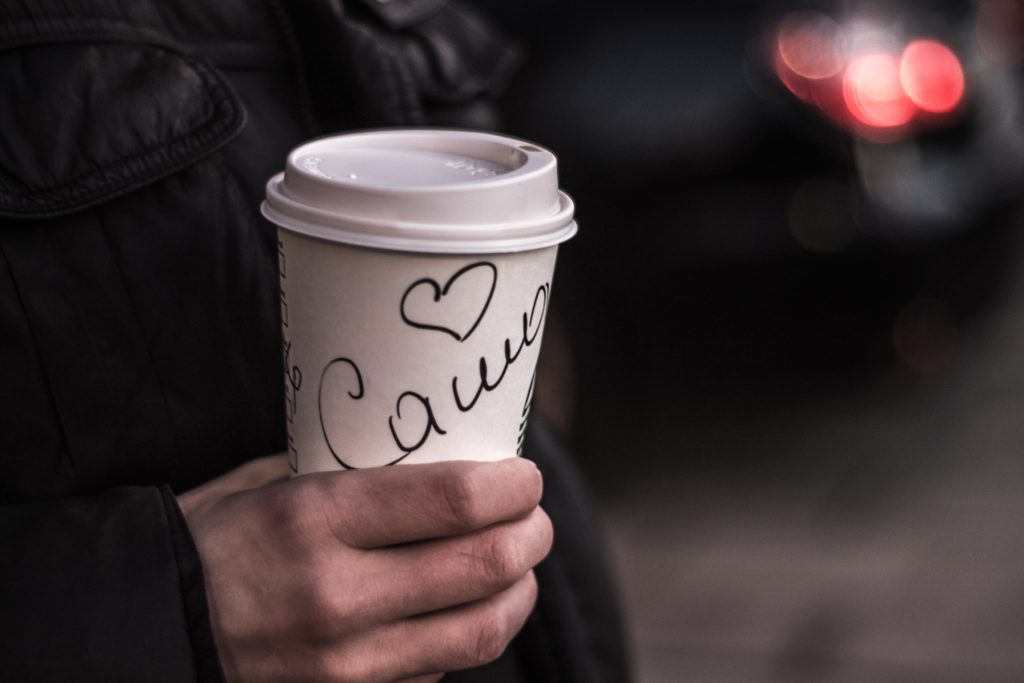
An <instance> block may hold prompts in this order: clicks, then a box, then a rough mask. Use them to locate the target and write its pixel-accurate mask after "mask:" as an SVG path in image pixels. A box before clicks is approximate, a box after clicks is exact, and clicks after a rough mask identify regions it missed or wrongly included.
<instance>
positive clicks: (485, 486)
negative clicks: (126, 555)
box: [179, 457, 552, 683]
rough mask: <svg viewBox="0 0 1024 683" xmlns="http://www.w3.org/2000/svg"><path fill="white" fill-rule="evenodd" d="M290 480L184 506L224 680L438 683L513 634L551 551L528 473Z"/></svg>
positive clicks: (245, 484) (241, 485)
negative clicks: (540, 564)
mask: <svg viewBox="0 0 1024 683" xmlns="http://www.w3.org/2000/svg"><path fill="white" fill-rule="evenodd" d="M286 473H287V463H286V460H285V459H284V458H283V457H281V458H264V459H262V460H258V461H254V462H253V463H249V464H248V465H245V466H243V467H240V468H238V469H237V470H234V471H233V472H230V473H228V474H227V475H225V476H223V477H221V478H220V479H217V480H214V481H213V482H210V483H209V484H206V485H204V486H202V487H200V488H198V489H195V490H194V491H190V492H188V493H186V494H183V495H182V496H181V497H180V498H179V502H180V504H181V507H182V510H183V512H184V513H185V517H186V520H187V521H188V524H189V527H190V529H191V531H192V535H193V537H194V538H195V541H196V546H197V548H198V549H199V554H200V556H201V557H202V562H203V570H204V573H205V576H206V585H207V596H208V601H209V604H210V614H211V622H212V624H213V630H214V638H215V640H216V642H217V646H218V649H219V652H220V657H221V662H222V664H223V665H224V669H225V673H226V675H227V678H228V680H229V681H243V682H245V683H258V682H260V681H314V680H315V681H395V680H402V679H411V678H415V680H416V681H436V680H438V679H439V678H440V677H441V672H446V671H453V670H456V669H462V668H468V667H472V666H478V665H482V664H485V663H487V662H489V661H492V660H494V659H496V658H497V657H498V656H499V655H500V654H501V653H502V652H503V651H504V650H505V648H506V647H507V645H508V643H509V642H510V641H511V640H512V638H513V637H514V636H515V634H516V633H518V631H519V630H520V628H522V625H523V623H524V622H525V620H526V617H527V616H528V615H529V613H530V611H531V610H532V609H533V605H534V602H535V600H536V591H537V587H536V581H535V579H534V576H533V572H532V568H533V567H534V566H535V565H536V564H537V563H538V562H540V561H541V560H542V559H543V558H544V557H545V556H546V555H547V553H548V551H549V550H550V548H551V542H552V529H551V522H550V520H549V519H548V517H547V515H546V514H545V513H544V511H543V510H541V509H540V508H539V507H538V503H539V501H540V496H541V489H542V484H541V478H540V474H539V472H538V471H537V469H536V467H535V466H534V465H533V463H531V462H530V461H529V460H525V459H522V458H511V459H509V460H503V461H500V462H496V463H482V462H466V461H452V462H442V463H432V464H426V465H399V466H395V467H386V468H377V469H368V470H354V471H348V472H331V473H323V474H312V475H304V476H302V477H298V478H295V479H292V480H289V481H277V482H273V480H274V479H277V478H280V477H283V476H284V475H286ZM267 482H273V483H270V484H268V485H266V486H262V484H265V483H267Z"/></svg>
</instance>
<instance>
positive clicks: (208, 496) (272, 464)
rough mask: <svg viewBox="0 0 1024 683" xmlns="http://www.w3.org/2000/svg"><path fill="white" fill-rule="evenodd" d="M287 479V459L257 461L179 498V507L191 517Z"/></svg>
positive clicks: (277, 456) (280, 457)
mask: <svg viewBox="0 0 1024 683" xmlns="http://www.w3.org/2000/svg"><path fill="white" fill-rule="evenodd" d="M287 477H288V456H287V455H271V456H268V457H265V458H257V459H256V460H251V461H249V462H247V463H245V464H244V465H240V466H239V467H236V468H235V469H233V470H231V471H230V472H228V473H227V474H224V475H221V476H219V477H217V478H216V479H213V480H211V481H208V482H206V483H205V484H203V485H201V486H198V487H196V488H194V489H192V490H191V491H186V492H185V493H183V494H181V495H180V496H178V505H180V506H181V511H182V512H183V513H184V514H185V516H186V517H189V516H190V515H192V514H195V513H196V512H200V511H202V510H204V509H206V508H208V507H210V506H211V505H213V504H214V503H216V502H217V501H218V500H220V499H221V498H224V497H225V496H229V495H231V494H232V493H238V492H239V491H247V490H249V489H255V488H259V487H260V486H265V485H266V484H269V483H271V482H274V481H279V480H281V479H286V478H287Z"/></svg>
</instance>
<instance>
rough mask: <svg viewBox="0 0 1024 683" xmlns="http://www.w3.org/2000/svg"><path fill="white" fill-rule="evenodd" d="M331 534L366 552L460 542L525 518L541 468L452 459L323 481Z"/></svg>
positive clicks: (516, 461)
mask: <svg viewBox="0 0 1024 683" xmlns="http://www.w3.org/2000/svg"><path fill="white" fill-rule="evenodd" d="M320 476H323V477H324V482H323V483H324V485H325V486H326V489H327V491H326V492H327V494H328V496H329V499H330V501H331V505H330V509H329V511H328V514H329V518H330V524H331V529H332V531H333V532H334V535H335V536H337V537H338V538H339V539H340V540H342V541H343V542H346V543H348V544H350V545H352V546H355V547H359V548H379V547H383V546H389V545H397V544H399V543H409V542H412V541H422V540H427V539H431V538H441V537H445V536H455V535H460V534H465V533H470V532H472V531H476V530H479V529H484V528H486V527H489V526H491V525H493V524H498V523H500V522H506V521H511V520H515V519H521V518H523V517H525V516H526V515H528V514H529V513H530V512H531V511H532V510H533V509H534V508H536V507H537V505H538V504H539V503H540V497H541V492H542V489H543V486H542V483H541V476H540V471H539V470H538V469H537V466H536V465H534V464H533V462H531V461H530V460H527V459H525V458H509V459H507V460H499V461H497V462H475V461H466V460H461V461H459V460H453V461H448V462H437V463H428V464H422V465H395V466H393V467H381V468H374V469H366V470H352V471H348V472H338V473H331V474H329V475H320Z"/></svg>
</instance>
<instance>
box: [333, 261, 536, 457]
mask: <svg viewBox="0 0 1024 683" xmlns="http://www.w3.org/2000/svg"><path fill="white" fill-rule="evenodd" d="M481 265H483V264H471V265H469V266H466V267H465V268H463V269H462V270H460V271H459V273H457V274H456V276H453V278H452V279H450V280H449V281H448V283H446V287H445V288H438V289H437V290H436V291H437V292H441V291H442V290H446V289H447V286H448V285H450V284H451V283H452V282H454V281H455V280H456V279H457V277H458V276H459V275H461V274H462V273H463V272H469V271H470V270H472V269H475V268H478V267H479V266H481ZM486 265H487V266H489V267H490V268H491V269H494V266H493V265H491V264H486ZM495 272H496V271H495ZM422 283H423V280H420V281H417V282H416V283H414V284H413V285H412V286H411V287H410V289H411V288H412V287H414V286H419V285H421V284H422ZM408 291H409V290H407V291H406V294H408ZM491 293H493V283H492V290H491ZM550 293H551V283H550V282H545V283H544V284H542V285H540V286H538V287H537V289H536V291H535V293H534V297H533V302H532V305H531V306H530V309H529V310H528V311H523V312H522V315H521V316H520V322H521V325H520V332H519V334H517V335H516V336H517V339H516V341H515V342H513V340H512V339H511V338H508V337H506V338H505V340H504V343H503V345H502V353H501V361H500V363H498V364H495V365H494V367H491V366H490V365H489V364H488V362H487V358H485V357H483V356H481V357H480V358H479V361H478V363H477V364H476V368H477V372H476V373H475V376H473V377H472V378H468V377H460V376H459V375H458V374H453V375H452V378H451V382H450V386H451V391H450V392H445V393H444V394H442V395H436V394H435V395H434V396H431V395H429V393H427V392H426V391H425V390H422V389H421V388H412V389H406V390H404V391H401V392H400V393H399V394H398V396H397V397H396V398H395V401H394V404H393V406H394V407H393V410H392V411H391V413H390V414H389V415H387V416H386V419H385V416H381V418H380V422H379V423H377V424H379V426H380V428H381V429H384V428H385V425H386V429H387V434H388V435H389V437H390V439H389V440H390V443H391V446H392V447H393V450H391V451H390V452H388V453H381V454H379V463H377V464H379V465H395V464H397V463H399V462H401V461H403V460H405V459H406V458H408V457H409V456H410V455H412V454H413V453H415V452H416V451H417V450H419V449H421V448H422V447H423V446H424V445H425V444H426V443H427V442H428V440H429V439H430V438H431V437H432V436H435V435H436V436H444V435H445V434H447V433H448V430H449V429H451V428H453V425H451V424H445V425H442V424H441V421H440V420H439V418H438V415H437V411H435V407H434V403H433V401H434V400H435V399H436V400H437V401H450V403H449V405H450V406H454V407H455V408H456V409H457V412H456V413H455V414H456V415H457V414H460V413H469V412H470V411H472V410H473V408H474V407H475V406H477V405H478V403H479V402H480V400H481V398H482V397H483V395H484V394H485V393H489V392H492V391H494V390H496V389H497V388H498V387H499V386H501V384H502V382H503V381H504V380H505V378H506V376H507V375H508V372H509V369H510V368H511V367H512V366H513V365H515V363H516V361H517V360H518V359H519V358H520V356H521V355H522V353H523V350H524V349H526V348H529V347H531V346H533V344H535V343H536V342H537V340H538V337H539V336H540V333H541V330H543V325H544V318H545V315H546V313H547V307H548V298H549V297H550ZM437 296H438V297H439V296H440V294H438V295H437ZM435 300H436V299H435ZM404 302H405V297H403V306H404ZM487 303H490V295H488V296H487ZM484 309H485V311H486V305H485V306H484ZM480 316H481V317H482V316H483V313H481V314H480ZM402 317H403V320H404V321H405V323H406V324H407V325H408V326H409V327H413V328H418V329H420V330H431V329H433V330H436V329H437V328H436V327H433V326H429V327H428V326H426V325H424V324H422V323H420V322H417V321H415V320H410V319H409V318H408V316H407V315H406V313H405V311H404V310H403V312H402ZM476 323H479V319H477V320H476ZM474 328H475V325H474ZM449 335H450V336H455V335H451V334H450V333H449ZM468 336H469V335H468V334H467V335H465V337H468ZM456 338H457V339H458V341H459V342H461V341H463V339H464V338H462V339H460V338H458V337H456ZM498 365H500V370H499V369H498ZM339 375H340V376H341V378H342V379H339ZM328 376H331V377H332V378H333V379H332V388H333V390H334V391H335V392H337V391H339V390H341V391H344V392H345V396H346V397H347V399H348V400H350V401H361V400H363V399H364V398H366V397H367V391H368V384H370V381H369V380H371V379H372V378H368V377H366V376H365V375H364V373H363V371H362V369H361V368H360V365H359V363H358V362H357V361H356V359H354V358H351V357H337V358H333V359H332V360H331V361H329V362H328V363H327V364H326V365H325V367H324V369H323V371H322V372H321V374H320V386H319V391H318V410H319V418H320V429H321V432H322V434H323V438H324V441H325V442H326V445H327V448H328V450H329V451H330V453H331V455H332V456H334V459H335V460H336V461H337V462H338V464H339V465H341V466H342V467H343V468H345V469H357V467H356V466H354V465H352V464H351V462H349V460H348V459H347V458H346V457H345V456H344V454H343V448H342V445H341V444H340V443H339V442H340V441H341V438H340V436H339V435H338V434H334V435H333V438H332V434H331V430H329V429H328V427H327V425H328V424H330V423H331V415H330V414H327V413H328V411H327V410H326V406H325V400H324V386H325V380H326V379H327V378H328ZM342 380H343V381H342ZM474 385H475V386H474ZM333 405H334V406H337V403H334V404H333ZM385 405H387V404H385Z"/></svg>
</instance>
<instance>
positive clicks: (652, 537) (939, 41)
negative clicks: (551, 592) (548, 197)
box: [475, 0, 1024, 683]
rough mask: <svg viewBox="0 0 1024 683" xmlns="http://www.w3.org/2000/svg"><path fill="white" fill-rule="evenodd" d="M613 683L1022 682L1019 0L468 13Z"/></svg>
mask: <svg viewBox="0 0 1024 683" xmlns="http://www.w3.org/2000/svg"><path fill="white" fill-rule="evenodd" d="M475 4H476V5H477V6H478V7H479V8H480V9H481V10H483V11H484V12H485V13H486V14H488V15H489V16H490V17H491V18H492V19H493V20H494V21H495V22H496V23H497V24H498V25H499V26H501V27H503V29H504V31H505V32H506V33H507V34H508V35H509V36H511V37H513V38H515V39H516V40H518V41H519V43H520V44H521V46H522V47H523V54H524V57H525V61H524V64H523V67H522V69H521V70H520V73H519V75H518V76H517V78H516V80H515V81H514V82H513V83H512V84H511V87H510V89H509V91H508V93H507V95H506V97H505V99H504V109H505V112H506V119H505V124H506V125H505V128H506V130H507V131H508V132H510V133H513V134H516V135H520V136H523V137H526V138H530V139H533V140H536V141H537V142H539V143H541V144H543V145H545V146H548V147H550V148H551V149H553V150H554V151H555V152H556V153H557V154H558V155H559V158H560V168H561V177H562V185H563V187H564V188H565V189H566V190H567V191H568V192H569V193H570V194H571V195H573V197H574V198H575V199H576V201H577V205H578V220H579V223H580V226H581V230H580V234H579V236H578V237H577V238H576V239H574V240H573V241H572V242H571V243H569V244H568V245H566V248H565V249H563V251H562V253H561V255H560V263H559V271H558V276H557V279H556V285H555V287H556V290H555V291H556V296H555V297H554V303H555V310H554V313H555V315H554V316H553V317H552V318H551V319H550V322H549V326H550V327H549V333H548V335H547V336H546V338H545V350H544V356H543V359H542V365H543V368H544V369H543V370H542V372H543V373H544V375H545V377H546V378H547V379H546V380H545V383H544V384H542V385H541V386H540V387H539V391H540V392H542V393H541V394H540V395H539V396H538V399H537V400H538V409H539V410H543V411H544V412H546V413H547V414H548V415H549V416H551V417H552V418H553V419H554V420H555V421H556V422H557V423H558V424H559V425H560V426H561V428H562V429H563V430H564V431H565V432H566V434H567V435H568V438H569V439H570V441H571V443H572V444H573V447H574V449H575V451H576V453H577V455H578V459H579V462H580V464H581V466H582V467H583V468H584V470H585V474H586V475H587V476H588V478H589V479H590V482H591V483H592V484H593V486H594V489H595V491H596V493H597V495H598V497H599V499H600V502H601V504H602V506H603V508H604V510H605V511H606V515H607V516H606V523H607V526H608V530H609V535H610V540H611V552H612V556H613V560H614V563H615V566H616V569H617V571H618V577H619V581H620V583H621V587H622V593H623V598H624V609H625V610H626V612H627V615H628V618H629V634H630V638H631V643H632V647H633V654H634V659H635V665H636V667H635V668H636V674H637V679H638V680H639V681H644V682H652V683H657V682H659V681H684V680H692V681H702V682H712V683H713V682H716V681H830V682H835V681H838V682H844V681H931V682H942V681H970V682H972V683H977V682H982V683H983V682H988V681H992V682H996V681H998V682H1004V681H1007V682H1009V681H1022V680H1024V646H1022V643H1024V212H1022V208H1024V206H1022V204H1021V199H1022V195H1024V0H964V1H959V2H954V1H946V2H896V1H890V2H875V3H872V2H855V1H851V2H799V3H798V2H775V3H765V2H749V1H748V2H738V1H735V0H718V1H717V2H714V3H712V2H707V3H701V4H692V3H691V4H687V3H679V2H672V1H671V0H632V1H631V2H629V3H626V2H610V1H608V0H588V1H587V2H583V1H582V0H544V1H541V0H519V1H518V2H515V3H509V2H500V1H499V0H475Z"/></svg>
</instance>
